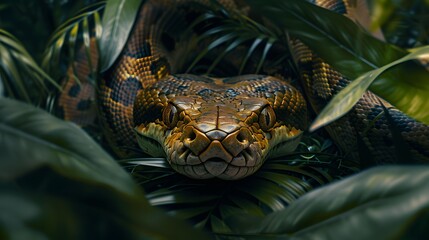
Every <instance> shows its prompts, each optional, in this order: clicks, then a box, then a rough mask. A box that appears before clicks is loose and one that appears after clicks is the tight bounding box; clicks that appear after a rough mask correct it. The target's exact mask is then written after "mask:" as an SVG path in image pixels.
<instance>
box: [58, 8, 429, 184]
mask: <svg viewBox="0 0 429 240" xmlns="http://www.w3.org/2000/svg"><path fill="white" fill-rule="evenodd" d="M209 2H210V1H204V0H201V1H195V0H177V1H174V0H147V1H145V2H144V4H142V7H141V9H140V12H139V14H138V17H137V20H136V22H135V25H134V27H133V30H132V31H131V33H130V36H129V39H128V41H127V43H126V45H125V47H124V49H123V51H122V53H121V55H120V57H119V58H118V59H117V60H116V62H115V64H114V65H113V66H112V67H111V68H110V70H108V71H107V72H106V73H104V74H103V77H102V79H101V80H100V81H99V83H98V86H97V97H96V98H95V97H94V88H93V87H92V85H91V84H90V83H89V82H88V81H87V80H86V79H87V76H88V74H89V69H88V66H87V65H88V64H87V61H88V59H87V58H86V55H85V54H83V53H80V59H81V60H79V61H78V62H77V63H76V64H75V65H76V66H75V67H76V69H77V77H78V78H79V79H81V81H80V83H76V82H75V81H74V80H73V79H74V78H73V77H71V76H70V75H71V74H70V72H69V74H68V75H69V77H68V78H67V79H66V81H64V89H65V91H64V93H63V94H62V95H61V96H60V99H59V107H60V109H61V111H62V113H63V116H64V118H65V119H69V120H73V121H75V122H77V123H79V124H83V123H84V122H87V121H88V119H89V120H91V119H93V118H94V117H95V116H98V117H99V120H100V122H101V126H102V127H103V129H104V130H105V132H106V135H107V140H108V141H109V143H110V145H111V146H112V148H113V149H114V151H115V153H116V154H117V155H119V156H122V157H123V156H129V154H130V149H133V148H136V147H138V146H137V145H139V147H140V148H141V149H142V151H143V152H145V153H148V154H149V155H151V156H154V157H166V159H167V160H168V162H169V163H170V165H171V166H172V168H173V169H175V170H176V171H178V172H179V173H181V174H184V175H186V176H189V177H191V178H196V179H206V178H220V179H228V180H233V179H240V178H243V177H246V176H249V175H251V174H253V173H254V172H255V171H256V170H258V169H259V168H260V167H261V165H262V164H263V162H264V161H265V160H266V159H267V158H269V157H276V156H282V155H284V154H286V153H289V152H291V151H293V150H294V149H295V148H296V147H297V145H298V143H299V141H300V137H301V136H302V134H303V132H304V131H305V130H306V128H307V127H308V126H307V121H308V120H307V118H308V116H307V115H308V113H307V106H308V105H311V107H312V108H313V110H314V111H315V112H316V113H318V112H320V110H321V109H322V108H323V107H324V106H325V105H326V104H327V102H328V101H329V100H330V99H331V98H332V96H333V95H334V94H335V93H337V92H338V91H340V90H341V89H342V88H343V87H344V86H345V85H346V84H347V83H348V82H349V80H347V79H346V78H345V77H343V76H342V75H341V74H340V73H338V72H336V71H335V70H333V69H332V68H331V67H330V66H329V65H328V64H327V63H325V62H324V61H323V60H322V59H320V58H319V57H317V55H316V54H314V53H313V52H312V51H311V50H310V49H308V48H307V47H306V46H304V45H303V44H302V43H301V42H299V41H298V40H292V41H291V46H292V50H293V52H294V55H295V57H296V61H297V63H298V66H299V67H300V68H301V86H302V88H303V89H304V92H303V93H301V92H300V91H298V90H297V88H295V87H294V86H292V85H290V84H289V83H288V82H286V81H285V80H284V79H285V78H287V76H285V77H284V78H277V77H273V76H267V75H242V76H233V77H226V78H213V77H209V76H204V75H202V76H199V75H192V74H179V73H177V71H178V69H180V65H183V64H184V62H183V56H181V55H180V54H181V50H183V47H181V45H180V44H181V43H183V42H185V43H186V37H188V36H187V35H186V34H184V33H183V34H182V33H180V31H181V30H182V29H184V28H186V26H183V25H180V24H181V23H183V22H185V23H186V22H187V21H189V15H191V16H193V15H195V12H197V11H196V10H194V9H192V6H195V4H197V5H198V4H200V5H208V4H209ZM219 2H220V3H221V4H222V5H223V6H225V8H228V9H238V10H241V9H246V10H245V11H249V9H248V8H247V7H246V6H245V5H244V3H243V2H242V1H232V0H221V1H219ZM312 2H313V3H315V4H317V5H319V6H321V7H325V8H328V9H331V10H334V11H337V12H339V13H342V14H345V15H350V14H349V12H348V11H349V9H350V5H349V4H348V3H347V2H346V1H338V0H323V1H317V0H313V1H312ZM243 11H244V10H243ZM184 45H186V44H184ZM91 58H92V62H96V60H97V58H98V56H97V53H96V52H93V53H92V55H91ZM304 96H305V97H306V98H307V101H306V100H305V98H304ZM94 102H97V104H92V103H94ZM307 102H309V104H308V105H307ZM382 104H384V105H386V106H390V105H389V104H388V103H387V102H385V101H383V100H381V99H380V98H378V97H377V96H376V95H374V94H373V93H371V92H369V91H368V92H367V93H366V94H365V95H364V97H363V98H362V99H361V100H360V101H359V102H358V103H357V105H356V106H355V107H354V108H353V110H352V111H351V112H350V113H348V114H347V115H346V116H344V117H342V118H341V119H339V120H338V121H336V122H334V123H333V124H330V125H329V126H328V127H327V128H326V129H327V131H328V132H329V134H330V135H331V137H332V138H333V139H334V140H335V142H336V143H337V145H338V146H339V147H340V149H341V150H342V151H343V153H344V154H345V157H346V158H349V159H354V160H356V159H359V151H358V148H357V145H358V143H357V141H358V140H357V139H358V137H360V138H361V139H363V141H364V143H365V145H366V146H367V148H368V149H369V151H370V154H372V156H373V158H374V159H375V160H376V161H377V162H378V163H385V162H396V161H398V159H396V155H395V149H394V147H393V144H392V136H391V133H390V130H389V127H388V123H387V120H386V117H385V116H383V114H382V113H383V107H382ZM389 112H390V115H391V116H392V118H393V120H394V122H395V124H396V125H397V127H398V129H399V130H400V132H401V133H402V136H403V138H404V139H405V140H406V142H407V144H408V145H409V146H410V149H411V152H412V154H413V155H414V157H415V158H416V159H419V161H428V159H429V128H428V127H427V126H425V125H423V124H421V123H418V122H416V121H414V120H413V119H411V118H410V117H407V116H406V115H404V114H403V113H402V112H400V111H398V110H396V109H394V108H390V109H389ZM380 116H381V117H380Z"/></svg>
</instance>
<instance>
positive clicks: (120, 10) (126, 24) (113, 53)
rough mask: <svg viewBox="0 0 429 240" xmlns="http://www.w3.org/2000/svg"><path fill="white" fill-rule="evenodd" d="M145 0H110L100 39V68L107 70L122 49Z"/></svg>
mask: <svg viewBox="0 0 429 240" xmlns="http://www.w3.org/2000/svg"><path fill="white" fill-rule="evenodd" d="M144 2H145V0H109V1H107V4H106V9H105V11H104V15H103V19H102V25H103V32H102V36H101V40H100V49H103V51H101V52H100V55H101V59H100V61H101V62H100V64H101V67H100V70H101V72H104V71H106V70H107V69H108V68H109V67H110V66H112V64H113V63H114V62H115V60H116V58H117V57H118V56H119V54H120V53H121V51H122V48H123V47H124V45H125V43H126V41H127V39H128V35H129V33H130V31H131V29H132V27H133V25H134V21H135V19H136V16H137V13H138V12H139V6H140V5H141V4H142V3H144Z"/></svg>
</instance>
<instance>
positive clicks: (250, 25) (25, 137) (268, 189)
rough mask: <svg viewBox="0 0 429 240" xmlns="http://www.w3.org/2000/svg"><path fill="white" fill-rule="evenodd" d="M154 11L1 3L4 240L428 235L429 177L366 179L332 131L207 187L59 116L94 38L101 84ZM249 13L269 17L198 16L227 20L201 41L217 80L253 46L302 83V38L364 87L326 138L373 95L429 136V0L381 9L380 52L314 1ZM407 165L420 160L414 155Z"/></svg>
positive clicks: (52, 0)
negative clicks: (80, 57)
mask: <svg viewBox="0 0 429 240" xmlns="http://www.w3.org/2000/svg"><path fill="white" fill-rule="evenodd" d="M144 2H145V0H107V1H96V0H76V1H69V0H34V1H27V0H13V1H12V0H1V1H0V239H212V238H219V239H288V238H294V239H314V238H318V239H370V238H371V239H421V238H423V237H424V236H427V231H428V230H427V229H429V166H425V165H415V164H403V163H402V164H400V165H399V164H398V165H393V166H379V167H372V168H370V169H364V168H366V167H367V166H362V165H360V164H359V163H356V162H351V161H348V159H347V158H346V157H344V156H343V155H342V153H341V151H339V150H338V148H337V147H336V146H335V144H333V142H332V140H331V139H329V137H328V136H327V135H326V134H325V133H324V132H323V130H318V131H315V132H311V133H306V135H305V137H304V138H303V140H302V142H301V143H300V145H299V147H298V149H297V150H296V152H294V153H293V154H290V155H288V156H285V157H283V158H278V159H269V160H268V161H267V162H266V163H265V164H264V166H263V167H262V168H261V169H260V170H259V171H258V172H257V173H256V174H254V175H252V176H251V177H248V178H245V179H242V180H239V181H228V182H225V181H220V180H219V181H218V180H210V181H201V180H200V181H198V180H191V179H188V178H186V177H184V176H181V175H180V174H177V173H175V172H174V171H173V170H172V169H171V168H170V167H169V166H168V163H166V162H165V160H164V159H161V158H151V157H147V156H145V157H142V158H135V159H120V160H119V159H115V157H114V156H113V155H112V154H110V151H109V150H108V148H107V146H106V144H105V142H104V141H103V137H102V136H101V134H100V129H99V127H98V125H97V124H94V126H92V127H91V128H89V129H86V131H84V130H82V129H81V128H80V127H78V126H77V125H75V124H73V123H70V122H67V121H64V120H62V119H61V118H59V115H58V112H57V111H56V110H55V106H56V103H57V102H56V101H57V97H58V95H59V94H60V93H61V80H62V79H63V77H64V73H65V72H66V70H67V68H68V67H69V66H70V64H71V63H72V62H73V61H74V60H75V58H76V55H77V53H78V51H79V50H82V49H83V50H85V51H90V48H91V47H92V45H90V39H96V42H97V44H98V48H99V49H100V50H101V53H100V54H101V57H100V60H99V63H98V64H97V65H98V66H99V67H98V68H95V67H94V66H92V67H93V69H94V78H93V80H94V82H95V84H96V81H97V76H100V75H102V74H103V71H104V70H106V69H108V68H109V67H110V66H111V65H112V64H113V62H114V61H115V59H116V57H117V56H118V55H119V54H120V53H121V50H122V47H123V45H124V44H125V41H126V39H127V36H128V35H127V34H128V33H129V31H130V30H131V26H132V24H133V21H134V19H135V16H136V14H137V9H138V6H140V5H141V4H143V3H144ZM245 2H246V3H247V4H249V6H251V7H253V8H254V9H257V11H256V12H257V14H258V16H257V18H255V19H251V18H248V17H245V16H240V15H238V16H237V15H236V14H232V13H231V12H229V11H227V10H225V9H223V8H221V7H219V6H218V5H216V4H214V5H213V8H209V9H205V11H206V12H205V14H204V15H203V16H202V17H201V18H198V19H196V21H201V22H204V21H209V22H210V21H212V22H214V23H215V24H214V25H211V28H209V29H211V30H213V29H215V30H216V34H215V35H213V34H211V33H210V30H207V31H206V32H202V33H201V39H206V40H207V41H209V44H207V45H208V47H207V49H205V50H206V51H202V55H200V56H197V58H196V59H197V60H198V59H199V58H201V59H202V58H204V57H205V55H204V54H209V53H210V51H212V50H216V51H218V53H220V54H218V55H219V56H220V57H219V58H215V59H214V60H213V61H212V62H213V63H214V64H213V65H210V64H209V65H206V66H203V67H204V68H203V69H205V70H207V71H212V70H213V69H215V68H216V64H218V63H222V61H223V60H222V57H224V56H225V55H226V54H227V53H228V52H229V51H232V50H233V49H234V48H236V47H238V46H242V47H244V49H245V50H246V54H247V55H246V56H249V59H250V58H251V57H253V56H256V57H254V58H256V59H260V60H259V62H257V64H256V65H257V69H256V70H255V71H260V70H261V71H262V70H263V69H264V67H266V66H267V65H268V64H272V63H273V62H275V61H273V60H272V59H270V58H272V57H273V54H272V52H275V51H277V50H278V48H276V49H274V48H275V46H283V48H281V49H286V50H285V51H284V52H281V53H282V54H277V55H275V56H274V58H275V57H278V59H274V60H277V61H282V62H286V63H287V64H290V69H291V70H290V73H291V74H296V70H294V65H293V61H292V60H291V56H290V53H289V52H288V51H287V45H288V41H289V37H293V38H298V39H300V40H301V41H303V42H304V43H305V44H307V45H308V46H309V47H310V48H311V49H312V50H313V51H315V52H316V53H318V54H319V55H320V56H321V57H322V58H324V59H326V61H328V62H329V63H330V64H331V65H333V66H334V67H335V68H336V69H337V70H338V71H339V72H341V73H343V74H345V75H346V76H347V77H349V78H350V79H355V81H354V83H355V84H354V86H351V87H350V88H346V89H345V91H343V92H341V93H340V94H338V96H337V97H336V98H335V100H333V101H332V102H331V104H330V105H328V107H327V108H326V109H325V110H326V111H324V112H323V113H322V114H321V116H319V117H318V118H317V119H316V120H315V122H313V125H312V126H313V128H318V127H321V126H324V125H326V124H329V123H330V122H332V121H335V120H336V119H338V118H339V117H340V116H342V115H344V114H345V113H346V112H347V111H348V110H350V108H351V107H352V106H353V104H355V103H356V101H357V100H358V99H359V98H360V96H362V94H363V92H365V91H366V90H367V89H368V88H369V89H370V90H371V91H373V92H374V93H376V94H378V95H379V96H381V97H383V98H384V99H386V100H387V101H389V102H390V103H391V104H393V105H394V106H396V107H397V108H399V109H400V110H401V111H403V112H405V113H406V114H408V115H409V116H411V117H414V118H415V119H417V120H419V121H421V122H423V123H425V124H429V72H428V71H427V70H426V69H425V68H424V67H422V64H421V61H425V60H428V59H429V26H428V23H429V2H428V1H427V0H426V1H424V0H411V1H406V0H380V1H377V0H369V1H368V2H367V3H368V6H369V9H370V14H371V17H372V18H371V24H370V26H369V27H370V29H372V30H374V29H381V31H382V33H383V35H384V38H383V39H382V40H379V39H377V38H375V37H373V36H371V35H370V34H368V33H366V30H364V29H363V28H361V27H359V26H357V25H356V24H355V23H353V22H351V21H347V19H346V17H344V16H342V15H339V14H336V13H333V12H330V11H326V10H324V9H321V8H319V7H317V6H314V5H312V4H311V3H308V2H306V1H300V0H287V1H279V0H245ZM309 2H311V1H309ZM351 2H353V1H351ZM213 32H214V31H213ZM124 33H125V34H124ZM357 39H359V40H360V41H361V42H360V44H356V41H357ZM273 49H274V50H273ZM387 53H389V54H387ZM278 55H280V56H278ZM369 63H370V64H369ZM198 64H199V63H198V61H195V62H190V64H189V65H190V66H187V67H189V68H192V67H195V66H197V65H198ZM200 66H201V64H200ZM392 71H394V72H392ZM380 76H381V77H380ZM373 82H374V83H376V84H373V85H371V84H372V83H373ZM407 96H413V101H406V99H409V98H407ZM392 131H395V130H394V129H393V130H392ZM392 134H394V133H392ZM397 144H398V149H402V147H401V141H400V140H399V141H398V143H397ZM362 151H365V149H363V150H362ZM398 154H400V157H401V158H402V159H407V158H408V157H409V156H408V155H407V150H406V149H404V150H403V151H398ZM404 161H405V162H406V160H404Z"/></svg>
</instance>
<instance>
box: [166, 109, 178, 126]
mask: <svg viewBox="0 0 429 240" xmlns="http://www.w3.org/2000/svg"><path fill="white" fill-rule="evenodd" d="M176 112H177V111H176V108H175V107H174V106H170V115H169V116H168V122H169V123H170V124H174V117H175V116H176Z"/></svg>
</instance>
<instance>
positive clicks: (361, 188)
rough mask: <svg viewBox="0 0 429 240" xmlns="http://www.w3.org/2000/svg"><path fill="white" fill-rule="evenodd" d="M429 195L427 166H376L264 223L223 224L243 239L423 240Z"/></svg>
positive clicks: (239, 220) (236, 220)
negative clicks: (247, 237) (264, 236)
mask: <svg viewBox="0 0 429 240" xmlns="http://www.w3.org/2000/svg"><path fill="white" fill-rule="evenodd" d="M428 191H429V167H428V166H414V167H411V166H389V167H386V166H385V167H377V168H373V169H371V170H367V171H365V172H363V173H360V174H358V175H355V176H353V177H350V178H348V179H345V180H343V181H340V182H337V183H334V184H331V185H328V186H325V187H322V188H319V189H317V190H314V191H312V192H310V193H308V194H306V195H305V196H303V197H301V198H300V199H298V200H297V201H295V202H294V203H292V204H291V205H290V206H289V207H287V208H286V209H285V210H282V211H278V212H275V213H272V214H270V215H268V216H266V217H265V218H259V219H250V218H248V219H246V218H243V217H241V218H240V217H239V216H238V217H231V218H230V219H229V220H228V221H227V222H228V223H231V224H232V225H234V226H235V227H233V229H235V232H237V233H241V234H246V235H248V236H263V235H269V236H277V237H278V238H281V237H283V238H287V237H291V236H293V238H294V239H314V238H317V239H333V238H335V239H414V238H410V237H411V236H414V237H415V239H423V238H424V237H425V236H426V229H425V228H423V227H424V226H427V217H428V210H429V195H428V194H427V193H428ZM425 219H426V220H425ZM416 226H419V227H416ZM362 229H365V231H363V230H362Z"/></svg>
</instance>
